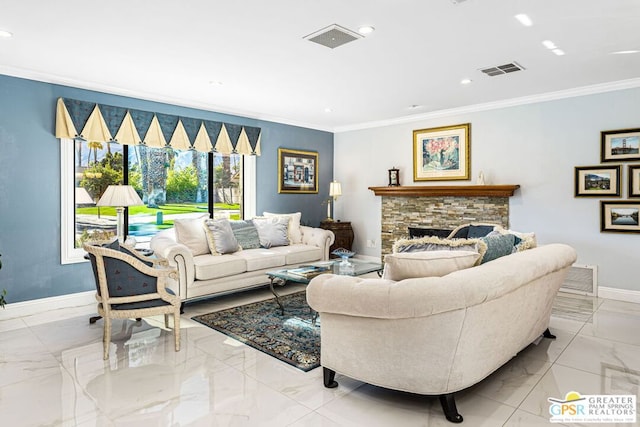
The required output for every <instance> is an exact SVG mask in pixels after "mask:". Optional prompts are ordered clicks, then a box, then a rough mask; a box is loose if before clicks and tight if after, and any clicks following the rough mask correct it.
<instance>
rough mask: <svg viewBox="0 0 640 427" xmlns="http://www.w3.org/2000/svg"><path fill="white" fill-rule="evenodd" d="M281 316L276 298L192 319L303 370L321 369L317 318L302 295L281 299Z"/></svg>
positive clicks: (287, 296)
mask: <svg viewBox="0 0 640 427" xmlns="http://www.w3.org/2000/svg"><path fill="white" fill-rule="evenodd" d="M280 301H281V302H282V305H284V316H283V315H282V314H281V313H280V309H279V307H278V304H277V303H276V301H275V299H273V298H272V299H268V300H266V301H260V302H256V303H252V304H248V305H242V306H240V307H234V308H229V309H227V310H222V311H215V312H213V313H209V314H203V315H200V316H195V317H193V320H195V321H196V322H200V323H202V324H203V325H206V326H208V327H210V328H212V329H215V330H216V331H220V332H222V333H223V334H225V335H228V336H230V337H232V338H235V339H237V340H238V341H240V342H243V343H245V344H246V345H249V346H251V347H253V348H256V349H258V350H260V351H262V352H264V353H267V354H268V355H270V356H273V357H275V358H277V359H280V360H282V361H285V362H287V363H289V364H290V365H293V366H295V367H296V368H298V369H301V370H303V371H305V372H306V371H310V370H312V369H314V368H317V367H318V366H320V318H318V319H317V320H316V323H315V325H314V324H313V312H312V311H311V309H310V308H309V306H308V305H307V300H306V297H305V292H304V291H303V292H297V293H295V294H290V295H284V296H282V297H280Z"/></svg>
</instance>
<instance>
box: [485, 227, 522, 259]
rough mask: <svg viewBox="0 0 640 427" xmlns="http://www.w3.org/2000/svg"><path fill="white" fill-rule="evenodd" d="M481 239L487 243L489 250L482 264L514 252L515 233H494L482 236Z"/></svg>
mask: <svg viewBox="0 0 640 427" xmlns="http://www.w3.org/2000/svg"><path fill="white" fill-rule="evenodd" d="M480 240H482V241H483V242H485V243H486V244H487V251H486V252H485V254H484V256H483V257H482V261H481V262H480V264H484V263H486V262H489V261H493V260H494V259H498V258H500V257H503V256H505V255H510V254H511V253H512V252H513V246H514V241H515V236H514V235H513V234H492V235H490V236H486V237H481V238H480Z"/></svg>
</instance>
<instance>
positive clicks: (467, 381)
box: [307, 244, 576, 422]
mask: <svg viewBox="0 0 640 427" xmlns="http://www.w3.org/2000/svg"><path fill="white" fill-rule="evenodd" d="M575 260H576V253H575V251H574V250H573V249H572V248H571V247H569V246H567V245H564V244H550V245H545V246H541V247H537V248H534V249H529V250H525V251H522V252H517V253H514V254H511V255H507V256H503V257H501V258H498V259H495V260H493V261H490V262H487V263H485V264H482V265H479V266H475V267H469V268H464V269H461V270H457V271H453V272H450V273H448V274H445V275H444V276H442V277H420V278H410V279H404V280H400V281H394V280H389V279H384V278H382V279H370V278H367V279H364V278H360V277H349V276H334V275H331V274H323V275H320V276H318V277H316V278H314V279H313V280H312V281H311V282H310V284H309V286H308V287H307V301H308V303H309V305H310V306H311V307H312V308H313V309H314V310H316V311H318V312H319V313H320V318H321V325H322V326H321V340H322V350H321V360H322V366H323V369H324V384H325V386H327V387H335V386H337V383H336V382H335V380H334V378H335V373H336V372H337V373H340V374H343V375H346V376H348V377H351V378H355V379H358V380H360V381H364V382H367V383H370V384H374V385H378V386H382V387H386V388H390V389H395V390H403V391H407V392H412V393H418V394H425V395H438V396H440V402H441V404H442V407H443V410H444V412H445V415H446V417H447V419H448V420H449V421H452V422H461V421H462V416H461V415H460V414H459V413H458V412H457V408H456V405H455V400H454V393H456V392H458V391H460V390H463V389H465V388H467V387H470V386H472V385H474V384H476V383H478V382H479V381H482V380H483V379H484V378H486V377H487V376H488V375H490V374H491V373H492V372H494V371H495V370H496V369H498V368H499V367H500V366H502V365H503V364H504V363H506V362H507V361H508V360H510V359H511V358H513V357H514V356H515V355H516V354H517V353H518V352H519V351H521V350H522V349H524V348H525V347H526V346H528V345H529V344H531V343H532V342H533V341H535V340H536V339H537V338H538V337H540V336H541V335H542V334H543V333H544V334H545V336H547V337H553V336H552V335H551V334H550V333H549V331H548V326H549V318H550V316H551V307H552V303H553V300H554V297H555V295H556V293H557V292H558V289H559V288H560V286H561V284H562V282H563V281H564V277H565V275H566V273H567V271H568V269H569V267H570V266H571V264H572V263H573V262H575ZM431 262H433V261H431Z"/></svg>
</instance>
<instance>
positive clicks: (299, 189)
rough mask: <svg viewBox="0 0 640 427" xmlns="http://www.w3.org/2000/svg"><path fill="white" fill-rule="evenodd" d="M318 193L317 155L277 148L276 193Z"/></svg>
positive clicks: (311, 152)
mask: <svg viewBox="0 0 640 427" xmlns="http://www.w3.org/2000/svg"><path fill="white" fill-rule="evenodd" d="M317 192H318V153H317V152H315V151H302V150H289V149H286V148H278V193H293V194H309V193H317Z"/></svg>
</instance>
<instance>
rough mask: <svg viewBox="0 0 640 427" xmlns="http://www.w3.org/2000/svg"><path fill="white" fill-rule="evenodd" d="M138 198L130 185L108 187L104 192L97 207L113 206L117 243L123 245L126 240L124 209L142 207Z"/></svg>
mask: <svg viewBox="0 0 640 427" xmlns="http://www.w3.org/2000/svg"><path fill="white" fill-rule="evenodd" d="M143 204H144V203H142V200H141V199H140V196H138V193H136V190H135V189H134V188H133V187H132V186H130V185H110V186H108V187H107V189H106V190H105V192H104V194H103V195H102V197H100V200H98V203H97V206H113V207H115V208H116V212H117V215H118V218H117V221H118V227H117V230H118V242H119V243H120V244H123V243H124V241H125V239H126V237H127V236H126V235H125V234H126V233H125V232H124V208H125V207H127V206H138V205H143Z"/></svg>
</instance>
